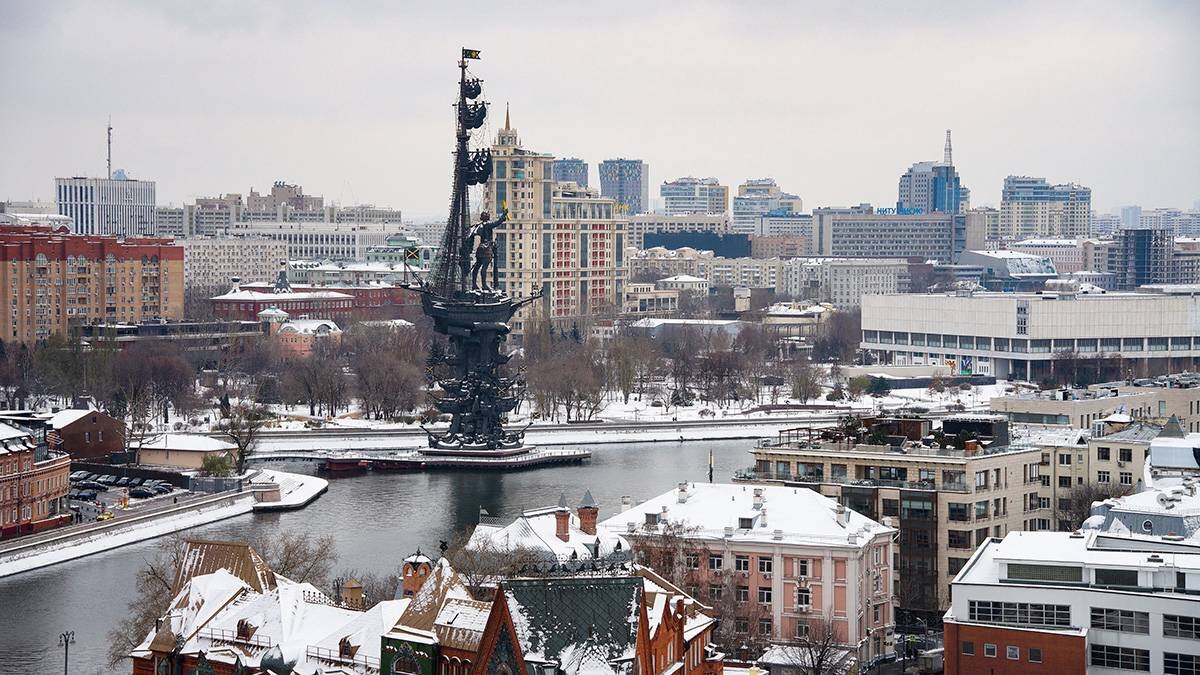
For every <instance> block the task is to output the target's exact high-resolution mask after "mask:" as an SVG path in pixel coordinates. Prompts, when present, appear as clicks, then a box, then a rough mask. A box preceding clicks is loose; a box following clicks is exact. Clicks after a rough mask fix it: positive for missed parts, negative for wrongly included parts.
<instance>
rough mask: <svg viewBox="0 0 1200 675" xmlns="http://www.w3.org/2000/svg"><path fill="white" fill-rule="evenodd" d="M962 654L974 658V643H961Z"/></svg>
mask: <svg viewBox="0 0 1200 675" xmlns="http://www.w3.org/2000/svg"><path fill="white" fill-rule="evenodd" d="M962 653H963V654H966V655H967V656H975V643H974V642H971V641H970V640H963V641H962Z"/></svg>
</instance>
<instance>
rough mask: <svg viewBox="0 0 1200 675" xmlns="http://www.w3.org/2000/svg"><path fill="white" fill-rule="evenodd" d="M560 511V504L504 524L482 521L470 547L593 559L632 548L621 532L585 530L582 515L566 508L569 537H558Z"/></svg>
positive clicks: (471, 540) (526, 514)
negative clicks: (580, 524)
mask: <svg viewBox="0 0 1200 675" xmlns="http://www.w3.org/2000/svg"><path fill="white" fill-rule="evenodd" d="M558 511H559V509H558V507H548V508H542V509H531V510H529V511H525V512H524V513H522V514H521V515H520V516H518V517H517V519H516V520H514V521H513V522H511V523H509V524H507V525H504V526H497V525H489V524H485V523H480V524H479V525H478V526H476V527H475V531H474V532H473V533H471V539H470V541H468V542H467V547H468V548H475V549H486V548H492V549H495V550H501V551H515V550H526V551H536V552H540V553H542V554H544V555H545V556H546V557H547V558H550V559H557V560H566V559H569V558H572V557H575V558H578V559H580V560H590V559H592V558H593V557H598V558H603V557H605V556H608V555H610V554H612V553H613V552H615V551H628V550H629V542H627V541H625V540H624V539H623V538H622V537H621V536H620V535H619V534H616V533H613V532H608V531H605V530H604V529H600V528H598V529H597V533H596V534H588V533H586V532H584V531H583V530H582V529H581V528H580V527H579V517H578V516H577V515H576V514H575V513H574V512H571V511H567V512H566V515H567V540H566V541H563V540H562V539H559V538H558V536H556V532H557V527H558V515H557V513H558ZM597 546H599V549H598V552H597Z"/></svg>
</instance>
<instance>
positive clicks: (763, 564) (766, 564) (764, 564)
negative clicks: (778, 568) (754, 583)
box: [758, 557, 772, 574]
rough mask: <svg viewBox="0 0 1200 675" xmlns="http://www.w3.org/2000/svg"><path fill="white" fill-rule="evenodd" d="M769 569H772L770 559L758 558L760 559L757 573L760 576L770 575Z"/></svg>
mask: <svg viewBox="0 0 1200 675" xmlns="http://www.w3.org/2000/svg"><path fill="white" fill-rule="evenodd" d="M771 568H772V561H771V559H770V558H763V557H760V558H759V559H758V571H759V573H761V574H770V573H771Z"/></svg>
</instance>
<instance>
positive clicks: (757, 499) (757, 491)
mask: <svg viewBox="0 0 1200 675" xmlns="http://www.w3.org/2000/svg"><path fill="white" fill-rule="evenodd" d="M764 501H766V499H765V498H764V497H763V491H762V488H754V508H756V509H761V508H762V506H763V502H764Z"/></svg>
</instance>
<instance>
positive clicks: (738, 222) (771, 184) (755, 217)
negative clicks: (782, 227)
mask: <svg viewBox="0 0 1200 675" xmlns="http://www.w3.org/2000/svg"><path fill="white" fill-rule="evenodd" d="M803 210H804V200H802V199H801V198H800V197H798V196H796V195H793V194H788V193H786V192H784V191H783V190H781V189H780V188H779V185H777V184H776V183H775V179H774V178H755V179H751V180H748V181H746V182H745V183H742V184H741V185H739V186H738V193H737V196H736V197H734V198H733V232H734V233H736V234H765V233H764V232H760V231H759V226H760V219H761V216H763V215H765V214H768V213H769V214H772V215H784V214H789V213H800V212H801V211H803Z"/></svg>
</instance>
